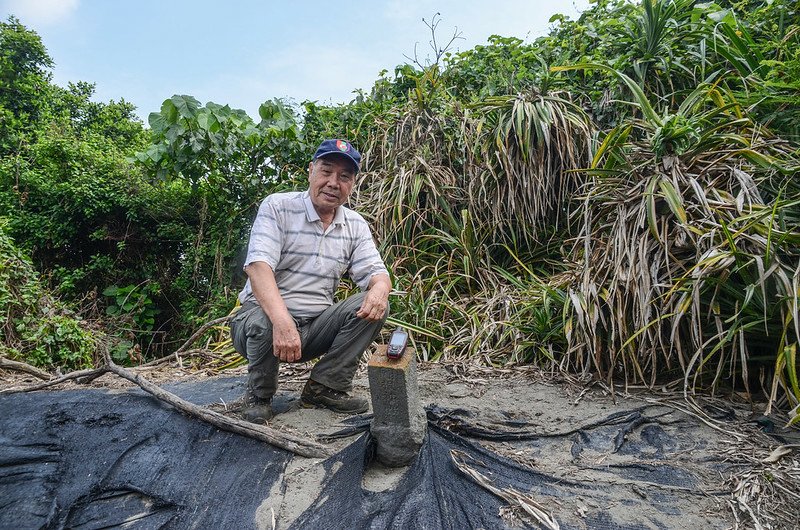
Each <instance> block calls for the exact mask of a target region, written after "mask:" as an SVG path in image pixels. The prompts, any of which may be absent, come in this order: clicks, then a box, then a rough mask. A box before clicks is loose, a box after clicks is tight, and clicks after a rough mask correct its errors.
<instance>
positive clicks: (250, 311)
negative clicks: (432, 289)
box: [230, 293, 389, 399]
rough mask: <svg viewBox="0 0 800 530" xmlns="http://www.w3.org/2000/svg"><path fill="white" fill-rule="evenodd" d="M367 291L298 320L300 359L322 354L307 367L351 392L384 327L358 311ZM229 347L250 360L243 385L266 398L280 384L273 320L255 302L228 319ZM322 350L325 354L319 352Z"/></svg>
mask: <svg viewBox="0 0 800 530" xmlns="http://www.w3.org/2000/svg"><path fill="white" fill-rule="evenodd" d="M365 296H366V293H359V294H356V295H353V296H351V297H350V298H347V299H346V300H342V301H341V302H338V303H336V304H333V305H332V306H330V307H329V308H328V309H326V310H325V311H323V312H322V313H321V314H320V315H319V316H317V317H316V318H314V319H297V318H295V325H296V326H297V331H298V332H299V333H300V343H301V357H300V362H306V361H309V360H311V359H315V358H317V357H320V356H322V358H321V359H320V360H319V361H318V362H317V363H316V364H315V365H314V368H312V369H311V379H313V380H314V381H316V382H317V383H322V384H323V385H325V386H327V387H330V388H333V389H335V390H340V391H342V392H349V391H350V390H351V389H352V388H353V377H354V376H355V373H356V370H357V369H358V362H359V361H360V360H361V357H362V355H363V354H364V351H365V350H366V349H367V347H368V346H369V345H370V343H372V341H373V340H374V339H375V337H376V336H377V335H378V333H379V332H380V330H381V328H382V327H383V324H384V322H385V321H386V317H387V316H388V315H389V312H388V310H387V311H386V315H384V317H383V320H378V321H376V322H370V321H368V320H364V319H362V318H358V317H357V316H356V312H357V311H358V309H359V308H360V307H361V303H362V302H363V301H364V297H365ZM230 327H231V338H232V339H233V347H234V348H235V349H236V351H237V352H239V354H240V355H241V356H242V357H245V358H246V359H247V362H248V367H247V372H248V378H247V387H248V389H249V390H250V392H251V394H252V395H254V396H255V397H257V398H260V399H270V398H272V396H273V395H274V394H275V391H276V390H277V388H278V364H279V363H280V359H278V358H277V357H275V355H273V348H272V322H270V320H269V318H268V317H267V315H266V314H265V313H264V310H263V309H261V306H259V305H258V304H257V303H254V302H253V303H251V302H247V303H245V304H243V305H242V308H241V309H239V311H238V312H237V313H236V315H235V316H234V317H233V319H232V320H231V324H230ZM323 354H324V355H323Z"/></svg>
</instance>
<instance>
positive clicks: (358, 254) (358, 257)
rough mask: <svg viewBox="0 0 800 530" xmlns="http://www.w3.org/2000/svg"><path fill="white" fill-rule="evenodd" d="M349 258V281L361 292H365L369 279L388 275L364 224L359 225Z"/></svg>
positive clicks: (367, 227) (370, 234)
mask: <svg viewBox="0 0 800 530" xmlns="http://www.w3.org/2000/svg"><path fill="white" fill-rule="evenodd" d="M351 256H352V257H351V261H350V279H351V280H353V282H355V284H356V285H358V287H359V289H361V290H362V291H366V290H367V287H369V281H370V279H371V278H372V277H373V276H375V275H376V274H389V271H388V270H387V268H386V264H384V262H383V259H381V256H380V254H379V253H378V249H377V247H376V246H375V241H374V240H373V239H372V233H371V232H370V230H369V226H368V225H367V223H366V222H362V223H359V230H358V237H357V238H356V245H355V247H354V249H353V253H352V254H351Z"/></svg>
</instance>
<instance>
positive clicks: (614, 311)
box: [0, 0, 800, 416]
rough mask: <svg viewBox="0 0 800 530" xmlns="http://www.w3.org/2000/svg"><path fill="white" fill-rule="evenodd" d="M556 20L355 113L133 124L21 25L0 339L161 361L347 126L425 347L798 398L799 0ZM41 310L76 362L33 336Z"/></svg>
mask: <svg viewBox="0 0 800 530" xmlns="http://www.w3.org/2000/svg"><path fill="white" fill-rule="evenodd" d="M551 22H552V23H553V25H552V29H551V31H550V33H549V34H548V35H546V36H543V37H541V38H538V39H536V40H534V41H533V42H524V41H521V40H519V39H516V38H509V37H502V36H493V37H491V38H490V39H489V41H488V42H487V43H486V44H485V45H480V46H476V47H475V48H473V49H471V50H467V51H465V52H462V53H457V54H455V53H451V52H450V51H449V50H447V49H440V48H438V47H435V52H434V55H433V56H432V57H428V58H427V59H426V60H424V61H422V60H418V61H416V62H415V63H414V64H404V65H400V66H398V67H396V68H395V69H394V71H393V73H391V74H390V73H389V72H384V73H383V74H382V75H381V76H380V77H379V79H377V80H376V82H375V84H374V86H373V87H372V89H371V90H370V91H368V92H363V93H360V94H359V95H358V96H357V97H356V98H355V99H354V100H353V101H351V102H350V103H348V104H345V105H337V106H323V105H319V104H318V103H315V102H304V103H302V104H301V105H295V106H293V105H289V104H287V103H286V102H283V101H280V100H266V101H265V102H264V104H263V105H262V106H261V108H260V109H259V116H257V117H255V119H254V118H252V117H250V116H247V115H246V114H245V113H244V112H243V111H241V110H237V109H232V108H230V107H229V106H227V105H223V104H217V103H213V102H208V103H206V104H205V105H203V104H202V103H201V102H199V101H197V100H196V99H195V98H193V97H192V96H190V95H174V96H172V97H170V98H168V99H166V100H165V101H164V103H163V105H162V107H161V108H160V109H158V111H157V112H153V113H151V114H150V117H149V119H148V124H147V126H145V125H144V124H142V123H141V122H139V121H138V120H137V119H136V118H135V115H134V113H133V110H134V109H133V108H132V106H131V105H130V104H129V103H127V102H125V101H124V100H120V101H117V102H115V101H111V102H108V103H96V102H93V101H91V96H92V92H93V86H92V85H91V84H89V83H83V82H81V83H77V84H70V85H69V86H68V87H66V88H63V87H58V86H56V85H54V84H53V83H52V81H51V77H50V68H52V61H51V60H50V58H49V57H48V55H47V51H46V49H45V46H44V44H43V43H42V42H41V40H40V39H39V37H38V36H37V35H36V34H35V33H33V32H31V31H29V30H27V29H26V28H24V27H23V26H21V25H20V24H19V22H18V21H17V20H16V19H14V18H10V19H9V20H8V21H7V22H4V23H2V26H1V27H0V44H2V46H0V50H2V51H1V52H0V208H2V211H4V212H6V214H5V216H6V220H5V221H4V225H3V232H2V233H3V237H4V238H5V239H4V244H3V247H2V248H3V254H2V257H3V259H4V260H6V258H7V257H8V260H6V261H7V262H8V263H14V264H15V265H14V268H13V270H14V271H20V270H23V269H24V271H25V272H24V273H20V272H13V273H11V272H8V271H11V270H12V268H7V269H5V271H6V272H4V274H5V276H3V278H4V279H3V281H4V282H5V284H4V285H5V287H4V289H5V291H3V293H5V294H3V295H2V296H3V297H4V298H3V300H5V304H6V306H7V307H8V308H10V309H9V310H8V311H7V312H6V313H7V315H8V317H7V318H6V320H5V321H4V323H3V329H4V333H5V334H4V336H3V337H2V342H3V344H5V347H6V349H8V350H9V351H11V352H12V355H14V356H16V357H20V358H26V359H28V360H31V361H33V362H36V363H39V364H62V365H66V364H71V365H81V364H86V363H88V362H90V361H89V359H90V357H91V356H90V355H88V354H87V352H89V351H90V350H91V348H90V347H89V344H90V343H91V341H92V340H94V339H93V338H92V337H93V335H92V334H93V333H94V332H93V331H92V329H99V330H102V332H103V334H104V336H105V337H111V338H112V339H113V340H114V341H115V344H116V345H115V347H114V348H115V349H114V351H115V353H116V356H117V358H118V359H125V360H128V361H130V362H137V361H139V360H141V359H147V358H152V357H155V356H159V355H161V354H163V353H168V352H169V351H171V350H170V348H173V347H174V346H175V345H176V344H177V343H179V341H180V339H181V338H182V337H185V336H188V334H189V333H190V332H191V330H193V329H194V328H196V327H197V325H198V324H200V323H202V322H205V321H207V320H210V319H212V318H215V317H218V316H220V315H222V314H226V313H227V312H228V311H230V309H231V308H232V307H233V306H234V305H235V296H236V293H237V291H238V289H239V288H240V287H241V285H242V283H243V281H244V278H243V276H242V273H241V262H242V260H243V253H244V250H245V247H246V241H247V235H248V230H249V227H250V223H251V221H252V218H253V216H254V214H255V211H256V208H257V205H258V203H259V201H260V200H261V199H262V198H263V197H264V196H265V195H266V194H268V193H270V192H273V191H278V190H283V189H294V188H298V187H302V186H303V185H304V184H303V181H304V175H305V169H306V165H307V163H308V158H309V154H310V153H311V152H312V150H313V148H314V146H315V145H316V144H317V143H318V142H319V141H320V140H321V139H323V138H327V137H339V138H341V137H346V138H349V139H351V140H352V141H353V142H354V143H355V144H356V145H357V146H359V148H360V149H361V150H362V152H363V153H364V167H365V170H366V171H365V172H364V174H363V177H362V178H361V180H360V183H359V186H358V189H357V190H356V193H355V195H354V197H353V201H352V202H353V204H354V205H355V207H356V208H357V209H359V211H362V212H363V213H364V214H365V215H366V217H367V218H368V219H370V221H371V222H372V224H373V227H374V229H375V231H376V234H377V236H378V240H379V242H380V245H381V248H382V251H383V253H384V255H385V257H386V259H387V261H388V262H389V263H390V265H391V269H392V273H393V275H394V281H395V286H396V288H397V289H398V290H400V291H402V292H403V294H402V295H398V296H397V297H396V298H393V299H392V308H393V317H392V318H393V319H394V320H395V321H397V322H402V323H404V324H405V325H406V326H408V327H409V328H410V329H412V330H413V331H414V336H415V340H416V346H417V351H418V352H419V354H420V355H421V357H423V358H425V359H440V358H443V359H469V360H472V361H480V362H485V363H490V364H496V365H502V364H505V363H514V362H535V363H539V364H542V365H543V366H547V367H551V368H554V369H566V370H572V371H576V372H578V373H581V374H584V375H586V376H587V377H589V376H591V377H596V378H600V379H604V380H607V381H609V382H610V383H613V382H616V381H625V382H631V383H632V382H645V383H648V384H653V383H654V382H655V381H657V380H660V379H663V378H675V377H683V378H684V382H685V385H686V386H687V387H692V388H700V387H708V388H719V387H721V386H725V387H726V388H731V387H732V388H743V389H745V390H748V391H750V392H755V391H757V390H758V389H759V388H762V389H763V391H764V392H765V393H766V394H767V395H768V396H769V397H770V398H771V402H772V403H777V404H779V405H781V406H784V405H785V406H787V408H788V409H794V411H795V412H794V414H795V416H796V413H797V406H798V403H800V402H799V401H798V400H799V399H800V389H798V388H797V360H796V357H795V355H794V350H795V348H796V343H797V342H798V340H800V337H799V336H798V334H799V333H800V332H798V331H797V329H798V320H800V319H798V314H797V313H798V311H797V296H798V295H797V293H798V291H800V289H798V274H797V272H796V271H797V270H800V269H799V268H798V263H800V261H798V260H799V259H800V252H798V242H800V231H798V225H797V219H798V218H800V211H798V204H800V190H799V189H798V186H797V183H796V179H795V178H794V175H795V174H796V171H797V168H798V146H800V130H798V123H800V105H798V101H800V98H799V97H800V81H798V79H800V76H798V74H800V51H798V50H800V46H798V42H800V11H798V7H797V5H796V3H795V2H790V1H788V0H774V1H749V0H745V1H740V2H727V1H726V2H722V1H721V2H716V3H715V2H703V3H701V2H694V1H689V0H672V1H665V0H644V1H643V2H641V3H633V2H628V1H622V0H598V1H597V2H595V3H593V5H592V7H591V8H590V9H589V10H587V11H586V12H585V13H583V14H582V15H581V16H580V17H579V18H578V19H577V20H570V19H568V18H565V17H563V16H560V15H556V16H554V17H553V19H552V20H551ZM499 29H500V28H499ZM432 37H434V38H435V37H436V35H435V31H434V32H433V35H432ZM265 99H266V98H265ZM20 267H22V268H23V269H21V268H20ZM36 271H38V272H36ZM34 279H35V280H34ZM30 282H34V283H35V285H36V287H35V288H34V287H33V285H34V284H32V283H30ZM347 289H348V288H347V287H346V286H345V287H343V290H344V291H346V290H347ZM26 293H27V294H26ZM32 293H33V294H32ZM48 297H49V298H48ZM45 298H48V299H52V300H60V302H58V304H56V305H58V307H59V309H58V310H56V311H55V312H53V311H51V310H45V309H43V305H42V304H41V303H39V302H37V303H34V302H33V301H32V300H40V299H45ZM37 304H38V305H37ZM59 304H60V305H59ZM45 306H47V307H55V306H48V305H47V304H45ZM67 306H69V307H67ZM70 308H71V309H70ZM48 311H49V312H48ZM43 312H44V313H43ZM42 314H48V315H52V319H56V318H59V319H67V320H63V321H62V320H59V322H61V326H62V327H61V328H58V326H57V325H56V324H54V323H53V322H55V320H52V321H51V320H46V319H45V320H46V322H47V323H46V324H45V323H43V324H42V325H35V324H34V321H39V320H40V319H41V315H42ZM48 318H50V317H48ZM43 322H44V321H43ZM66 322H69V323H70V324H66ZM88 322H91V323H92V326H94V327H91V326H89V324H87V323H88ZM70 326H72V327H70ZM56 329H64V330H65V331H62V332H60V333H61V336H64V335H65V334H66V335H67V336H69V337H71V338H70V339H69V340H62V341H61V342H59V343H58V344H66V343H70V344H71V343H75V350H76V352H77V353H75V354H74V355H73V357H70V358H69V359H67V357H69V356H67V355H65V354H63V353H53V352H54V351H55V350H47V351H49V352H50V353H46V354H45V353H42V350H41V348H40V347H39V346H38V344H39V343H46V342H47V340H50V339H49V338H48V337H52V336H59V335H58V333H59V332H57V331H54V330H56ZM81 333H85V335H81ZM76 337H77V338H76ZM58 340H61V339H58ZM69 341H72V342H69ZM51 342H52V341H51ZM56 342H58V341H56ZM37 348H39V349H37ZM58 348H61V346H58ZM58 348H56V350H58V351H59V352H60V351H62V349H58Z"/></svg>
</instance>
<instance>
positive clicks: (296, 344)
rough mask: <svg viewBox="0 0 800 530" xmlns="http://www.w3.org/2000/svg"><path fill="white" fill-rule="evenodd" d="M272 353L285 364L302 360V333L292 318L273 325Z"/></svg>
mask: <svg viewBox="0 0 800 530" xmlns="http://www.w3.org/2000/svg"><path fill="white" fill-rule="evenodd" d="M272 351H273V353H274V354H275V357H277V358H278V359H280V360H281V361H283V362H287V363H293V362H296V361H299V360H300V354H301V343H300V333H298V331H297V326H295V323H294V319H292V317H289V318H288V320H282V321H281V322H273V323H272Z"/></svg>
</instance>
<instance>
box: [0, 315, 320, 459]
mask: <svg viewBox="0 0 800 530" xmlns="http://www.w3.org/2000/svg"><path fill="white" fill-rule="evenodd" d="M228 319H230V316H227V317H223V318H218V319H216V320H212V321H211V322H208V323H207V324H205V325H204V326H203V327H202V328H200V329H199V330H198V331H197V332H195V334H194V335H192V338H190V339H189V340H188V341H186V343H185V344H184V345H183V346H181V348H179V349H178V351H176V352H175V353H173V354H171V355H170V356H168V357H165V358H164V359H159V360H158V361H159V362H162V361H163V360H165V359H168V358H169V357H172V356H173V355H178V354H180V353H181V352H180V350H181V349H182V348H187V347H188V346H189V345H191V343H192V342H193V341H194V340H196V339H197V337H199V336H200V335H202V334H203V332H205V331H206V330H208V329H209V328H211V327H212V326H215V325H217V324H219V323H221V322H225V321H226V320H228ZM99 346H100V350H101V353H102V356H103V365H102V366H100V367H98V368H95V369H93V370H78V371H75V372H70V373H68V374H66V375H63V376H61V377H58V378H56V379H51V380H49V381H46V382H44V383H40V384H37V385H32V386H28V387H26V388H22V389H8V390H4V391H2V392H1V393H8V394H10V393H14V392H29V391H33V390H41V389H44V388H47V387H51V386H54V385H57V384H59V383H63V382H65V381H69V380H72V379H80V378H87V377H88V378H94V377H97V376H99V375H102V374H104V373H106V372H111V373H113V374H115V375H117V376H119V377H121V378H123V379H126V380H128V381H130V382H132V383H134V384H136V385H138V386H139V387H140V388H141V389H142V390H144V391H145V392H147V393H149V394H151V395H152V396H154V397H155V398H157V399H159V400H161V401H163V402H165V403H168V404H170V405H172V406H173V407H175V408H176V409H178V410H179V411H181V412H183V413H184V414H186V415H187V416H190V417H193V418H197V419H200V420H202V421H205V422H206V423H210V424H211V425H213V426H214V427H217V428H219V429H222V430H225V431H229V432H234V433H237V434H241V435H243V436H248V437H250V438H254V439H256V440H259V441H262V442H266V443H268V444H270V445H273V446H275V447H279V448H281V449H285V450H287V451H290V452H292V453H295V454H298V455H301V456H305V457H310V458H323V457H326V456H329V455H330V449H329V448H328V447H326V446H324V445H322V444H319V443H317V442H314V441H311V440H308V439H306V438H303V437H300V436H297V435H294V434H291V433H287V432H282V431H279V430H277V429H273V428H271V427H268V426H266V425H258V424H254V423H250V422H246V421H243V420H239V419H235V418H230V417H228V416H225V415H223V414H220V413H218V412H215V411H213V410H209V409H207V408H204V407H199V406H197V405H195V404H193V403H190V402H188V401H186V400H185V399H182V398H180V397H178V396H176V395H175V394H173V393H171V392H168V391H166V390H164V389H163V388H161V387H159V386H158V385H155V384H153V383H152V382H150V381H148V380H147V379H145V378H144V377H142V376H141V375H139V374H138V373H136V372H134V371H133V370H130V369H128V368H123V367H122V366H119V365H117V364H115V363H114V362H113V361H112V360H111V355H110V354H109V352H108V348H107V346H106V344H104V343H102V342H101V343H100V345H99ZM3 361H4V362H3ZM0 363H2V364H0V367H4V368H7V369H11V370H15V371H19V372H26V373H31V374H34V375H37V372H38V373H40V374H41V375H37V376H39V377H42V378H43V379H44V378H47V379H49V378H50V377H51V376H50V375H49V374H46V373H45V372H42V371H41V370H38V369H37V368H34V367H33V366H30V365H28V364H26V363H21V362H17V361H10V360H9V359H5V358H4V357H0Z"/></svg>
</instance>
